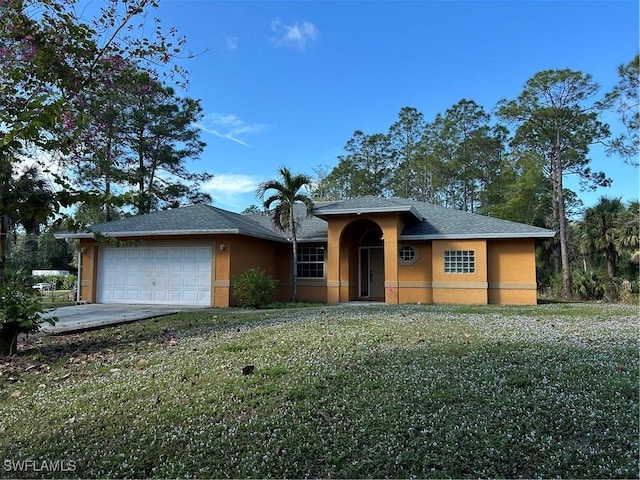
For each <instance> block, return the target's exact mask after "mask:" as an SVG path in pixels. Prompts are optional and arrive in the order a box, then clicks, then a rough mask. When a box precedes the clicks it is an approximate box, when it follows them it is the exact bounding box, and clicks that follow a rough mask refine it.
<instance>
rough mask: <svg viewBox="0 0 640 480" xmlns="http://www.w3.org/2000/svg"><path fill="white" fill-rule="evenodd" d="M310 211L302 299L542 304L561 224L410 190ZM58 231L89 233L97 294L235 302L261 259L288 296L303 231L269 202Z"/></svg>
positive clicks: (105, 299)
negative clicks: (284, 224) (541, 224)
mask: <svg viewBox="0 0 640 480" xmlns="http://www.w3.org/2000/svg"><path fill="white" fill-rule="evenodd" d="M304 213H305V212H304V209H303V207H300V209H299V210H297V215H296V216H297V219H298V222H299V228H298V241H299V245H298V255H297V257H298V299H299V300H301V301H312V302H313V301H317V302H326V303H329V304H338V303H343V302H356V301H379V302H385V303H389V304H397V303H418V302H420V303H434V304H487V303H496V304H535V303H536V302H537V295H536V294H537V288H536V262H535V245H536V241H540V240H542V239H548V238H551V237H553V236H554V234H555V232H553V231H551V230H547V229H544V228H538V227H533V226H530V225H524V224H520V223H515V222H510V221H505V220H499V219H496V218H491V217H487V216H482V215H477V214H473V213H468V212H462V211H460V210H453V209H449V208H445V207H441V206H438V205H432V204H428V203H423V202H418V201H413V200H408V199H401V198H376V197H361V198H353V199H348V200H340V201H333V202H318V203H316V204H315V207H314V210H313V215H312V216H311V217H307V218H305V215H304ZM93 232H98V233H99V235H98V236H97V239H96V236H95V235H94V233H93ZM57 237H58V238H76V239H79V241H80V251H81V254H80V255H79V257H80V258H79V272H80V273H79V276H80V293H79V296H80V299H81V300H83V301H86V302H97V303H132V304H140V303H141V304H144V303H156V304H186V305H203V306H213V307H228V306H233V305H234V297H233V287H232V284H233V279H234V277H236V276H237V275H240V274H241V273H243V272H245V271H246V270H247V269H249V268H252V267H260V268H262V269H263V270H264V271H265V272H266V273H267V274H269V275H271V276H272V277H273V278H275V279H276V280H278V285H279V287H278V297H279V299H280V300H287V299H288V298H289V296H290V294H291V279H292V258H291V257H292V245H291V239H290V238H288V232H281V231H278V230H277V229H275V228H274V227H273V225H272V222H271V218H270V217H269V215H268V214H266V213H265V214H260V213H254V214H249V215H240V214H237V213H233V212H229V211H226V210H222V209H220V208H216V207H212V206H209V205H191V206H186V207H181V208H176V209H173V210H166V211H160V212H155V213H151V214H148V215H141V216H136V217H130V218H125V219H121V220H116V221H113V222H108V223H102V224H98V225H94V226H93V227H92V228H91V231H90V232H77V233H70V232H67V233H61V234H58V235H57Z"/></svg>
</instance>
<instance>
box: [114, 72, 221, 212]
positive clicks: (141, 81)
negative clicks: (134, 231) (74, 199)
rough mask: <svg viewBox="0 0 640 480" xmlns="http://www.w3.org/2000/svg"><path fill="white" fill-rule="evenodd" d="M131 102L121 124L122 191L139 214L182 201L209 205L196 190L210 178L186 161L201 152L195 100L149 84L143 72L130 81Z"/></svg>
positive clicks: (198, 109) (199, 113)
mask: <svg viewBox="0 0 640 480" xmlns="http://www.w3.org/2000/svg"><path fill="white" fill-rule="evenodd" d="M134 79H135V83H134V84H133V86H134V87H135V90H134V92H132V93H134V95H133V97H132V98H131V100H132V102H131V104H130V105H125V107H128V109H129V110H128V113H127V114H126V118H125V121H126V123H127V126H126V127H125V128H126V129H125V132H124V134H125V139H126V140H125V144H126V147H127V152H126V154H125V159H124V168H123V169H124V177H125V179H126V180H125V181H126V183H128V185H129V187H128V188H129V190H128V192H126V193H125V195H126V197H127V198H130V199H131V200H130V201H131V202H132V203H133V206H134V208H135V209H136V211H137V213H138V214H144V213H149V212H152V211H155V210H159V209H166V208H175V207H177V206H179V205H180V204H181V203H201V202H211V197H210V196H209V195H208V194H206V193H203V192H202V191H201V190H200V188H199V186H200V185H201V184H202V183H204V182H206V181H207V180H210V179H211V178H212V175H211V174H208V173H194V172H191V171H189V170H188V169H187V168H186V166H185V162H186V161H187V160H194V159H196V158H198V156H199V155H200V153H202V150H203V149H204V146H205V144H204V142H202V141H201V140H200V129H199V128H198V127H197V126H196V125H197V123H198V122H199V121H200V120H201V119H202V107H201V105H200V101H199V100H194V99H191V98H178V97H177V96H176V93H175V91H174V89H173V88H170V87H165V86H163V85H161V84H160V83H158V82H156V81H153V80H152V79H151V78H149V75H148V74H146V73H141V74H139V75H136V76H135V77H134Z"/></svg>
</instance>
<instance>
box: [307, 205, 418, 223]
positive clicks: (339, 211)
mask: <svg viewBox="0 0 640 480" xmlns="http://www.w3.org/2000/svg"><path fill="white" fill-rule="evenodd" d="M407 212H408V213H411V214H412V215H413V216H414V217H416V218H417V219H418V220H420V221H422V220H424V217H423V216H422V215H421V214H420V212H418V210H416V209H415V208H414V207H413V206H412V205H407V206H402V207H379V208H375V207H370V208H344V209H343V208H334V209H330V210H329V209H327V210H320V211H314V213H313V214H314V215H315V216H316V217H319V218H322V217H325V216H333V215H366V214H373V213H407Z"/></svg>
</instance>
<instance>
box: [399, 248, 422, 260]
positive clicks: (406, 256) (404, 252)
mask: <svg viewBox="0 0 640 480" xmlns="http://www.w3.org/2000/svg"><path fill="white" fill-rule="evenodd" d="M398 257H399V258H400V264H402V265H412V264H414V263H416V260H418V250H417V249H416V248H415V247H412V246H409V245H405V246H402V247H400V251H399V252H398Z"/></svg>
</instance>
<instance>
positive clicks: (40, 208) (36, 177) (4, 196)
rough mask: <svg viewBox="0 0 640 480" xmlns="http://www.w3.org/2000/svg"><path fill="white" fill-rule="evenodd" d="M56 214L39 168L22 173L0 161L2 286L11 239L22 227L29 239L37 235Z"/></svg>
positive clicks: (32, 168) (50, 194) (53, 199)
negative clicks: (17, 228)
mask: <svg viewBox="0 0 640 480" xmlns="http://www.w3.org/2000/svg"><path fill="white" fill-rule="evenodd" d="M5 152H6V149H5ZM56 212H57V204H56V201H55V193H54V192H53V189H52V187H51V185H50V184H49V182H48V181H47V180H46V179H45V178H44V177H42V175H41V173H40V170H39V168H38V167H37V166H36V165H31V166H27V167H23V168H22V169H21V170H20V169H18V168H17V165H16V164H15V163H12V162H11V161H8V160H7V159H6V158H5V159H0V285H2V283H3V282H4V276H5V266H6V258H7V242H8V241H9V235H10V234H11V233H12V232H13V231H14V229H15V228H16V227H22V228H23V229H24V231H25V233H26V234H27V235H36V234H38V233H40V227H41V225H43V224H45V223H46V222H47V220H48V219H50V218H51V217H52V216H53V215H54V214H55V213H56Z"/></svg>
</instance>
